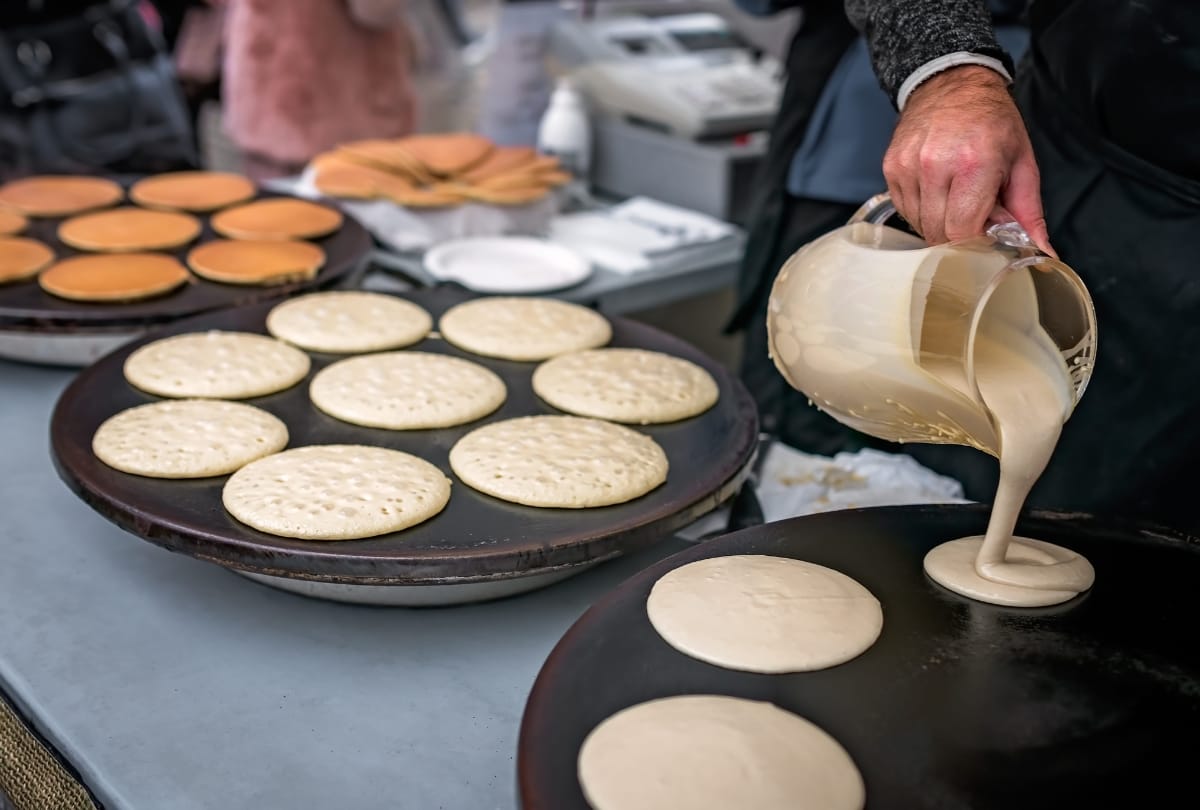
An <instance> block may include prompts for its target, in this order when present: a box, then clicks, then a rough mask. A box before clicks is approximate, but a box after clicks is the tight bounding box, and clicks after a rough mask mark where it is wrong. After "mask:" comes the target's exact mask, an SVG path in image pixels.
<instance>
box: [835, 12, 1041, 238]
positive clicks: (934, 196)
mask: <svg viewBox="0 0 1200 810" xmlns="http://www.w3.org/2000/svg"><path fill="white" fill-rule="evenodd" d="M846 11H847V14H848V15H849V16H850V19H851V22H853V23H854V24H855V25H856V26H857V27H859V30H861V31H862V32H863V33H864V35H865V36H866V38H867V42H868V45H869V47H870V51H871V57H872V63H873V64H874V66H875V70H876V73H877V75H878V76H879V79H880V84H881V85H882V86H883V88H884V90H885V91H886V92H887V93H888V94H889V96H890V97H891V98H892V100H893V102H895V103H897V106H899V107H900V110H901V112H900V118H899V120H898V121H897V124H896V129H895V132H894V133H893V135H892V141H891V144H890V146H889V147H888V150H887V153H886V154H885V156H884V160H883V171H884V177H885V179H886V180H887V184H888V191H889V192H890V193H891V195H892V197H893V200H894V201H895V203H896V208H897V210H898V211H899V212H900V214H901V215H902V216H903V217H904V218H905V219H906V220H907V221H908V222H909V223H910V224H912V225H913V227H915V228H916V229H917V230H918V231H920V232H921V234H922V236H924V237H925V239H926V240H927V241H929V242H934V243H936V242H943V241H946V240H948V239H950V240H953V239H962V238H966V237H969V236H974V235H977V234H979V233H982V232H983V230H984V228H985V226H986V224H987V222H988V219H989V217H991V216H992V214H993V211H995V210H996V207H997V206H1000V207H1001V208H1003V209H1005V210H1006V211H1007V212H1008V213H1009V214H1011V215H1012V217H1013V218H1014V219H1016V221H1017V222H1018V223H1020V224H1021V226H1022V227H1024V229H1025V230H1026V232H1027V233H1029V235H1030V237H1031V238H1032V239H1033V241H1034V243H1035V244H1037V245H1038V246H1039V247H1041V248H1042V249H1043V250H1046V251H1048V252H1052V249H1051V247H1050V243H1049V238H1048V235H1047V233H1046V222H1045V218H1044V215H1043V213H1042V204H1041V190H1040V179H1039V175H1038V169H1037V163H1036V161H1035V160H1034V156H1033V148H1032V146H1031V145H1030V143H1029V135H1028V133H1027V132H1026V130H1025V124H1024V122H1023V121H1022V119H1021V114H1020V112H1019V111H1018V110H1017V107H1016V104H1015V103H1014V102H1013V100H1012V96H1011V94H1010V93H1009V90H1008V82H1009V76H1010V75H1011V73H1010V71H1011V68H1012V63H1011V60H1009V58H1008V55H1007V54H1005V53H1004V51H1003V50H1002V49H1001V48H1000V46H999V45H998V44H997V43H996V39H995V35H994V33H993V32H992V28H991V21H990V19H989V14H988V9H987V7H986V5H985V4H984V3H983V2H981V1H973V0H846ZM959 55H964V56H965V55H971V56H977V57H981V58H982V59H980V60H976V61H975V62H974V63H971V62H969V61H967V60H965V59H964V60H962V63H960V64H957V65H956V66H951V67H948V68H946V69H942V70H939V69H938V68H939V67H941V65H939V64H938V60H947V58H948V57H949V60H948V61H953V60H954V57H957V56H959ZM983 60H990V61H983ZM931 67H932V69H931ZM906 84H907V85H908V86H907V87H906V86H905V85H906Z"/></svg>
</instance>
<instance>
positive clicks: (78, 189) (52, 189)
mask: <svg viewBox="0 0 1200 810" xmlns="http://www.w3.org/2000/svg"><path fill="white" fill-rule="evenodd" d="M124 197H125V191H124V189H122V188H121V187H120V186H119V185H117V184H116V183H114V182H113V181H112V180H105V179H104V178H102V177H84V176H81V175H65V174H64V175H38V176H36V177H25V178H22V179H20V180H12V181H10V182H8V183H5V184H4V185H2V186H0V203H2V204H4V205H8V206H11V207H13V208H16V209H17V210H18V211H20V212H21V213H23V214H26V215H28V216H31V217H65V216H70V215H71V214H79V213H82V212H84V211H92V210H94V209H97V208H107V207H108V206H110V205H116V204H117V203H118V202H120V201H121V200H122V199H123V198H124Z"/></svg>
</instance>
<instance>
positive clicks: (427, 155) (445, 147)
mask: <svg viewBox="0 0 1200 810" xmlns="http://www.w3.org/2000/svg"><path fill="white" fill-rule="evenodd" d="M396 147H397V148H398V149H399V150H400V151H401V152H404V153H406V154H408V155H409V157H411V158H412V159H414V160H416V161H417V162H419V163H420V164H421V165H423V166H424V167H425V168H426V169H428V170H429V172H430V173H432V174H434V175H437V176H438V177H455V176H457V175H460V174H462V173H463V172H466V171H468V170H469V169H473V168H475V167H476V166H478V165H479V164H480V163H482V162H483V161H484V160H486V159H487V157H488V155H490V154H491V153H492V150H494V149H495V148H496V147H495V145H493V144H492V142H491V141H489V140H488V139H487V138H485V137H483V136H482V135H475V134H473V133H470V132H448V133H445V134H441V135H410V136H409V137H407V138H401V139H400V140H398V141H396Z"/></svg>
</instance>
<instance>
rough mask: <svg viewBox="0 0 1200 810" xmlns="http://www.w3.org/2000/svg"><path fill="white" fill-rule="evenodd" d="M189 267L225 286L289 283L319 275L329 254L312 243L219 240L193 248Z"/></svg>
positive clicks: (189, 258)
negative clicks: (326, 254)
mask: <svg viewBox="0 0 1200 810" xmlns="http://www.w3.org/2000/svg"><path fill="white" fill-rule="evenodd" d="M187 263H188V267H190V268H192V272H193V273H195V274H196V275H198V276H200V277H201V278H206V279H208V280H209V281H218V282H221V283H222V284H260V285H264V286H266V285H270V284H287V283H289V282H292V281H305V280H307V279H310V278H313V277H315V276H316V275H317V271H318V270H320V269H321V266H322V265H324V264H325V251H323V250H321V248H319V247H317V246H316V245H314V244H312V243H311V242H295V241H280V240H249V239H245V240H243V239H218V240H217V241H215V242H206V243H205V244H203V245H200V246H198V247H195V248H192V252H191V253H189V254H188V257H187Z"/></svg>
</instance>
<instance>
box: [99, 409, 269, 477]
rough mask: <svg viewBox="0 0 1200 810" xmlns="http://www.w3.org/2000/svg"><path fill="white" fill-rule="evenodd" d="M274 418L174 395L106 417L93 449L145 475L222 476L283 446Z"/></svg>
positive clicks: (113, 462) (106, 460)
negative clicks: (177, 398)
mask: <svg viewBox="0 0 1200 810" xmlns="http://www.w3.org/2000/svg"><path fill="white" fill-rule="evenodd" d="M287 442H288V430H287V425H285V424H284V423H283V422H282V421H281V420H280V419H279V418H278V417H276V416H274V415H273V414H270V413H267V412H266V411H264V410H262V409H261V408H256V407H254V406H253V405H246V404H245V403H242V402H225V401H223V400H217V399H179V400H165V401H161V402H151V403H148V404H146V405H138V406H136V407H133V408H129V409H127V410H124V411H121V412H120V413H118V414H115V415H113V416H110V417H109V418H108V419H106V420H105V421H104V423H103V424H102V425H100V427H99V429H97V430H96V433H95V435H94V436H93V437H92V452H93V453H95V454H96V458H98V459H100V460H101V461H103V462H104V463H105V464H107V465H108V466H110V467H113V468H115V469H118V470H121V471H122V472H127V473H130V474H132V475H142V476H146V477H149V478H208V477H210V476H214V475H227V474H229V473H231V472H233V471H234V470H237V469H238V468H240V467H243V466H245V465H246V464H249V463H250V462H251V461H254V460H255V459H259V458H262V457H263V456H267V455H270V454H271V453H277V452H279V451H280V450H282V449H283V448H284V447H286V446H287Z"/></svg>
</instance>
